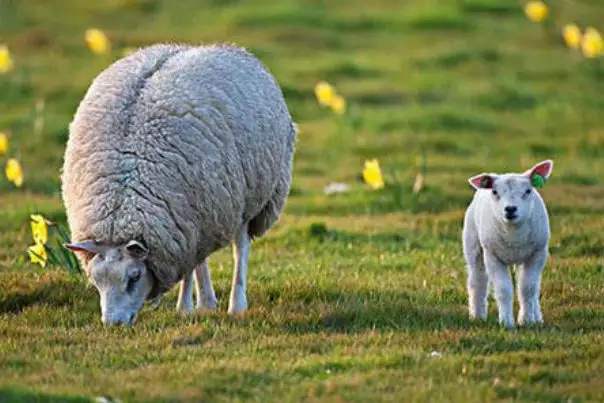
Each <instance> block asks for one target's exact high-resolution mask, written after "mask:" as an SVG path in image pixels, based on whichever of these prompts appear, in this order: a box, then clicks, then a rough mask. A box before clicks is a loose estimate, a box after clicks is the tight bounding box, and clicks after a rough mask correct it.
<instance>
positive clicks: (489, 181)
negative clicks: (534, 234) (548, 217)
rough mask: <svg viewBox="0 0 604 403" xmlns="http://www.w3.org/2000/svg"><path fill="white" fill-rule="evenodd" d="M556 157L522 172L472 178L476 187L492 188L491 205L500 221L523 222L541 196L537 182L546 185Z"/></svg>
mask: <svg viewBox="0 0 604 403" xmlns="http://www.w3.org/2000/svg"><path fill="white" fill-rule="evenodd" d="M552 167H553V161H551V160H546V161H542V162H540V163H538V164H537V165H535V166H533V167H532V168H530V169H529V170H527V171H525V172H524V173H522V174H504V175H497V174H487V173H483V174H480V175H476V176H473V177H471V178H470V179H469V182H470V184H471V185H472V186H473V187H474V188H475V189H482V190H483V191H488V192H490V195H489V199H488V200H489V205H490V207H491V209H492V213H493V216H494V217H496V218H497V219H498V220H499V221H501V222H504V223H508V224H512V225H520V224H522V223H523V222H525V221H526V220H528V219H529V217H530V216H531V214H532V212H533V206H534V205H535V201H536V200H537V198H538V196H537V192H536V191H535V189H534V186H543V184H544V183H545V181H546V180H547V179H548V178H549V176H550V174H551V172H552Z"/></svg>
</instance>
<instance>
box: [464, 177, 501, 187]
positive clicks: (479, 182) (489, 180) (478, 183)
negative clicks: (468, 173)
mask: <svg viewBox="0 0 604 403" xmlns="http://www.w3.org/2000/svg"><path fill="white" fill-rule="evenodd" d="M496 178H497V177H496V176H495V175H492V174H480V175H476V176H472V177H471V178H470V179H468V182H469V183H470V185H472V187H473V188H474V189H492V188H493V183H495V179H496Z"/></svg>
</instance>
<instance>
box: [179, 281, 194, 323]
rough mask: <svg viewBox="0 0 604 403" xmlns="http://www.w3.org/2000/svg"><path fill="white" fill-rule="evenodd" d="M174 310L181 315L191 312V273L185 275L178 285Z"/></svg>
mask: <svg viewBox="0 0 604 403" xmlns="http://www.w3.org/2000/svg"><path fill="white" fill-rule="evenodd" d="M176 310H177V311H178V312H182V313H191V312H193V276H192V273H191V272H189V273H187V274H185V277H184V278H183V279H182V281H181V283H180V292H179V293H178V301H177V303H176Z"/></svg>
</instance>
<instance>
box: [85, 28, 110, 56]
mask: <svg viewBox="0 0 604 403" xmlns="http://www.w3.org/2000/svg"><path fill="white" fill-rule="evenodd" d="M85 39H86V44H87V45H88V49H90V51H91V52H92V53H94V54H96V55H103V54H105V53H108V52H109V51H110V50H111V43H110V42H109V39H108V38H107V36H106V35H105V33H104V32H103V31H101V30H100V29H96V28H90V29H88V30H86V36H85Z"/></svg>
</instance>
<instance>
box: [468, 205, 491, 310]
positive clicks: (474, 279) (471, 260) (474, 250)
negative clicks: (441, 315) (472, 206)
mask: <svg viewBox="0 0 604 403" xmlns="http://www.w3.org/2000/svg"><path fill="white" fill-rule="evenodd" d="M463 254H464V258H465V260H466V266H467V270H468V279H467V290H468V309H469V314H470V319H483V320H484V319H486V318H487V294H488V276H487V271H486V269H485V265H484V260H483V257H482V254H483V252H482V247H481V246H480V242H479V241H478V235H477V230H476V227H475V226H474V224H473V222H472V221H471V220H470V219H469V217H468V216H467V215H466V218H465V222H464V232H463Z"/></svg>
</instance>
